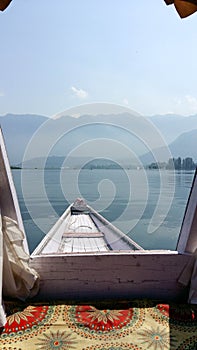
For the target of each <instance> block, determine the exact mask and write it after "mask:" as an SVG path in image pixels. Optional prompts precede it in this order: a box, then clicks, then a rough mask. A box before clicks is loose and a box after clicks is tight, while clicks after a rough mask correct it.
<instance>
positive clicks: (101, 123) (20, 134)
mask: <svg viewBox="0 0 197 350" xmlns="http://www.w3.org/2000/svg"><path fill="white" fill-rule="evenodd" d="M147 120H150V121H151V123H153V124H154V125H155V126H156V127H157V128H158V129H159V130H160V132H161V133H162V135H163V136H164V137H165V138H166V140H173V142H171V144H170V149H171V150H172V152H173V155H174V156H175V157H177V156H179V155H180V156H181V157H186V156H192V157H193V158H194V159H195V160H197V157H196V150H197V144H196V143H197V137H196V134H195V132H196V131H195V130H196V129H197V115H196V116H190V117H182V116H178V115H165V116H152V117H148V118H147ZM145 123H146V122H144V121H143V119H141V118H140V117H139V118H138V117H135V118H133V119H132V117H131V115H129V114H128V113H122V114H116V115H113V114H108V115H97V116H93V115H83V116H81V117H79V118H75V117H71V116H67V115H65V116H61V117H60V118H58V119H50V118H47V117H45V116H38V115H29V114H28V115H14V114H7V115H6V116H0V124H1V127H2V129H3V134H4V138H5V142H6V147H7V150H8V155H9V158H10V162H11V164H13V165H15V164H19V163H21V162H22V159H23V155H24V152H25V150H26V147H27V145H28V142H29V141H30V139H31V138H32V136H34V137H33V140H34V144H33V146H32V149H31V151H32V152H30V154H29V157H28V159H33V158H37V159H38V158H39V157H40V156H41V157H42V150H45V149H46V152H48V153H47V158H51V157H52V156H59V157H65V156H66V155H67V154H69V152H73V150H75V154H74V155H72V156H71V159H72V158H73V159H74V160H76V157H80V158H81V159H83V158H84V159H85V158H87V159H89V158H91V157H92V156H94V155H95V154H97V153H98V152H99V150H100V144H99V142H98V140H99V139H101V138H103V139H104V140H108V141H109V142H108V143H107V142H104V141H103V153H104V152H108V151H109V149H110V148H111V147H113V143H114V144H115V146H120V151H119V150H118V149H117V148H116V147H114V155H115V156H116V158H117V159H120V158H125V159H128V156H127V155H126V148H124V147H123V146H126V147H127V148H129V149H131V150H132V151H133V152H134V153H135V154H136V157H141V155H142V154H144V156H143V157H142V160H143V162H144V161H145V159H146V158H147V159H148V162H149V160H150V154H148V148H147V147H146V146H145V144H144V143H143V142H141V141H140V138H139V137H136V136H135V133H136V130H137V135H138V132H139V134H140V136H141V139H142V140H144V139H145V138H146V137H149V135H148V133H149V132H150V138H149V139H150V140H151V141H154V140H152V139H153V137H152V136H151V132H152V127H151V124H150V123H147V125H146V126H145V127H144V125H145ZM193 129H195V130H194V131H193V132H191V134H190V131H191V130H193ZM187 131H189V132H188V133H187ZM132 132H133V134H132ZM153 134H154V132H153ZM90 141H91V142H90ZM88 142H89V144H88ZM85 144H87V149H88V152H87V151H84V150H83V152H81V153H80V150H79V147H78V146H79V145H80V147H81V148H82V146H83V145H85ZM153 144H154V148H158V147H159V145H157V142H156V141H155V143H154V142H153ZM47 147H48V148H47ZM43 152H44V151H43ZM89 153H90V154H89ZM88 157H89V158H88ZM41 159H42V160H40V162H41V163H42V162H43V158H41ZM51 159H52V158H51ZM59 161H60V159H59ZM84 161H85V160H84ZM53 162H55V160H54V159H53ZM53 162H52V163H53ZM52 163H51V164H52ZM58 164H59V163H58ZM37 167H39V165H37ZM55 167H56V165H55ZM57 167H58V166H57Z"/></svg>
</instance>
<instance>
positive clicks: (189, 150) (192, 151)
mask: <svg viewBox="0 0 197 350" xmlns="http://www.w3.org/2000/svg"><path fill="white" fill-rule="evenodd" d="M169 150H170V152H171V153H172V156H173V157H174V158H178V157H181V158H186V157H191V158H193V160H194V162H197V129H195V130H192V131H189V132H185V133H183V134H181V135H180V136H179V137H177V138H176V140H175V141H173V142H172V143H170V144H169ZM157 151H158V154H159V156H158V159H156V160H155V159H154V158H153V155H152V154H151V152H148V153H146V154H144V155H143V156H142V157H141V160H142V162H143V164H150V163H152V162H155V161H166V160H167V159H166V158H165V154H166V153H165V149H164V148H160V149H158V150H157Z"/></svg>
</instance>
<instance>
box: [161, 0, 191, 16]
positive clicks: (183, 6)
mask: <svg viewBox="0 0 197 350" xmlns="http://www.w3.org/2000/svg"><path fill="white" fill-rule="evenodd" d="M164 1H165V2H166V4H167V5H171V4H174V6H175V8H176V10H177V12H178V14H179V16H180V17H181V18H185V17H188V16H190V15H192V14H193V13H194V12H196V11H197V0H164Z"/></svg>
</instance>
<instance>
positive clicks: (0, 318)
mask: <svg viewBox="0 0 197 350" xmlns="http://www.w3.org/2000/svg"><path fill="white" fill-rule="evenodd" d="M2 287H3V232H2V221H1V215H0V327H3V326H4V325H5V324H6V315H5V312H4V309H3V302H2Z"/></svg>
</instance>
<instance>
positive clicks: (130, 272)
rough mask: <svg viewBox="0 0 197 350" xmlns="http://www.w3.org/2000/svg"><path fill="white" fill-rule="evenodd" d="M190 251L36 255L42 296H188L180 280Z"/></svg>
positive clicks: (102, 297)
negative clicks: (181, 252)
mask: <svg viewBox="0 0 197 350" xmlns="http://www.w3.org/2000/svg"><path fill="white" fill-rule="evenodd" d="M189 259H190V255H186V254H184V255H181V254H178V253H177V252H169V251H163V252H162V251H156V252H155V251H143V252H138V251H135V252H128V251H127V252H122V253H121V254H120V253H118V252H117V253H115V252H113V253H112V252H110V251H109V252H103V253H97V254H93V253H86V254H79V253H78V254H68V255H60V256H59V257H57V256H51V258H50V260H49V259H47V257H45V256H34V257H33V258H32V259H31V267H34V268H35V269H37V270H38V272H39V273H40V276H41V285H40V292H39V295H38V298H41V299H42V298H46V297H49V298H65V299H69V298H72V299H73V298H75V299H85V298H87V299H88V298H89V299H90V298H91V299H96V298H100V299H106V298H112V297H113V298H129V299H131V298H156V299H159V300H161V299H165V300H176V301H177V300H186V299H187V294H188V288H187V287H183V286H182V285H180V284H179V283H178V278H179V276H180V274H181V272H182V271H183V269H184V267H185V266H186V264H187V262H188V260H189Z"/></svg>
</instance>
